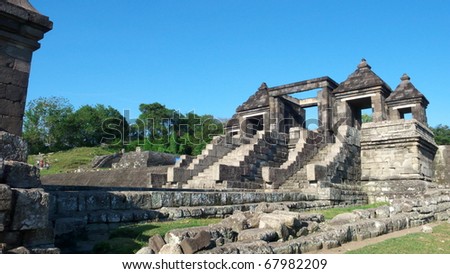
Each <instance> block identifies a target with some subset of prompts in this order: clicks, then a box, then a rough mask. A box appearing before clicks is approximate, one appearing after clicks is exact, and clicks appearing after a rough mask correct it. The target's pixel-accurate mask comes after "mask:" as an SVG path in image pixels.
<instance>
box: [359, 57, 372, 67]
mask: <svg viewBox="0 0 450 274" xmlns="http://www.w3.org/2000/svg"><path fill="white" fill-rule="evenodd" d="M358 68H359V69H372V67H371V66H370V65H369V64H367V60H366V59H364V58H362V59H361V62H360V63H359V64H358Z"/></svg>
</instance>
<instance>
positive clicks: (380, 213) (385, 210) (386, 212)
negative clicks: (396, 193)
mask: <svg viewBox="0 0 450 274" xmlns="http://www.w3.org/2000/svg"><path fill="white" fill-rule="evenodd" d="M375 214H376V217H377V218H389V216H391V210H390V208H389V207H388V206H381V207H378V208H377V209H375Z"/></svg>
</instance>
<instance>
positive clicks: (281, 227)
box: [259, 214, 299, 240]
mask: <svg viewBox="0 0 450 274" xmlns="http://www.w3.org/2000/svg"><path fill="white" fill-rule="evenodd" d="M296 227H299V225H298V219H297V218H295V217H294V216H289V215H276V214H263V215H261V218H260V220H259V228H268V229H273V230H275V231H276V232H277V234H278V237H279V238H280V239H283V240H287V239H288V237H289V235H290V234H291V233H290V230H294V231H295V228H296Z"/></svg>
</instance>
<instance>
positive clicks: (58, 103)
mask: <svg viewBox="0 0 450 274" xmlns="http://www.w3.org/2000/svg"><path fill="white" fill-rule="evenodd" d="M72 113H73V107H72V105H71V104H70V103H69V101H68V100H67V99H66V98H62V97H48V98H45V97H41V98H38V99H35V100H32V101H30V102H29V103H28V105H27V109H26V111H25V115H24V126H23V137H24V139H25V140H26V141H27V142H28V144H29V147H30V153H38V152H49V151H56V150H60V149H64V148H66V147H67V146H69V140H70V133H71V131H70V130H68V128H69V127H70V124H69V119H68V117H69V116H70V115H72Z"/></svg>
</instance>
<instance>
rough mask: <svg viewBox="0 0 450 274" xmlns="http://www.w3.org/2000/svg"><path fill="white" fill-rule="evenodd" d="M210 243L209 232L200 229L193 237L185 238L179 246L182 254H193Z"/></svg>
mask: <svg viewBox="0 0 450 274" xmlns="http://www.w3.org/2000/svg"><path fill="white" fill-rule="evenodd" d="M210 244H211V234H210V233H209V232H206V231H200V232H199V233H198V234H197V235H195V236H194V237H193V238H185V239H184V240H183V241H181V243H180V246H181V249H182V250H183V253H184V254H194V253H196V252H197V251H200V250H202V249H204V248H207V247H208V246H209V245H210Z"/></svg>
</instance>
